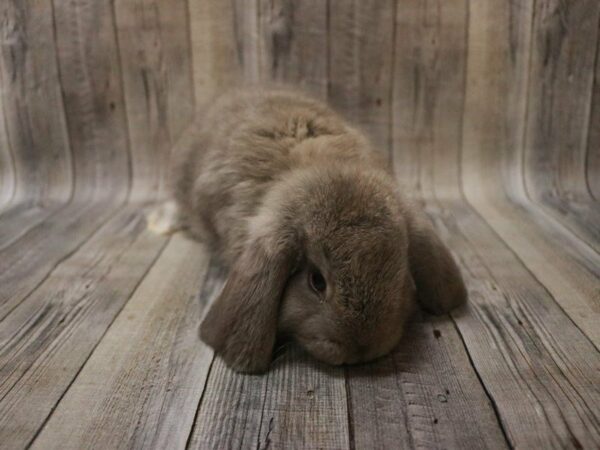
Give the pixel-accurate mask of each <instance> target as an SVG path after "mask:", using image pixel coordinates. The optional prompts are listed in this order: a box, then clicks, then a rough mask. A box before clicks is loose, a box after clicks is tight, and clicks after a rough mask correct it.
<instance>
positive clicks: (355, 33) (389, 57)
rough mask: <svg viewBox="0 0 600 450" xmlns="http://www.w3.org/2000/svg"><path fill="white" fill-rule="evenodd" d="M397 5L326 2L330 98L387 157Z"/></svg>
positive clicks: (335, 0) (389, 137) (387, 0)
mask: <svg viewBox="0 0 600 450" xmlns="http://www.w3.org/2000/svg"><path fill="white" fill-rule="evenodd" d="M395 12H396V2H394V1H393V0H385V1H341V0H331V1H330V2H329V36H328V38H329V42H328V47H327V57H328V64H329V65H328V71H327V72H328V76H329V89H328V98H329V101H330V103H331V104H332V106H333V107H334V108H336V109H337V110H339V111H340V112H341V113H343V115H344V117H346V118H347V119H348V120H350V121H351V122H353V123H355V124H356V125H357V126H360V127H361V128H362V129H363V130H365V131H366V132H368V134H369V137H370V138H371V140H372V141H373V144H374V145H375V146H376V148H377V149H379V150H380V151H381V152H382V154H384V155H386V156H388V155H389V154H390V139H391V136H390V131H391V125H390V120H391V102H390V99H391V92H392V79H393V70H394V69H393V67H394V60H395V58H394V55H395V54H396V49H395V47H394V40H395V39H394V38H395V26H394V24H395V20H394V18H395V16H396V14H395Z"/></svg>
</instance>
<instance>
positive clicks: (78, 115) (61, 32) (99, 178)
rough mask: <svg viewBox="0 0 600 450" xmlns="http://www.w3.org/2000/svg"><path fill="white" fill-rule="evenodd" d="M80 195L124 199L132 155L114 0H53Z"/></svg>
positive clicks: (82, 196) (76, 181) (77, 188)
mask: <svg viewBox="0 0 600 450" xmlns="http://www.w3.org/2000/svg"><path fill="white" fill-rule="evenodd" d="M53 2H54V16H55V21H56V33H57V36H56V37H57V46H58V59H59V65H60V79H61V86H62V92H63V96H64V99H65V109H66V112H67V123H68V126H69V133H70V138H71V144H72V148H73V162H74V170H75V195H76V198H81V199H89V198H92V197H96V198H100V197H102V198H105V199H111V200H113V201H119V200H123V199H125V198H126V196H127V193H128V186H129V183H130V179H129V177H130V173H129V172H130V167H129V165H130V155H129V149H128V137H127V128H126V118H125V111H124V105H123V92H122V87H121V76H120V68H119V58H118V53H117V43H116V36H115V23H114V18H113V14H112V8H111V1H110V0H100V1H94V0H73V1H70V2H63V1H57V0H53Z"/></svg>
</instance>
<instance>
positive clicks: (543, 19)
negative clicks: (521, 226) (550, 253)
mask: <svg viewBox="0 0 600 450" xmlns="http://www.w3.org/2000/svg"><path fill="white" fill-rule="evenodd" d="M599 18H600V3H598V2H597V1H595V0H587V1H579V2H561V1H555V0H546V1H542V2H537V3H536V6H535V13H534V20H533V24H532V26H533V36H534V37H533V39H532V48H531V66H530V69H529V70H530V74H529V93H528V103H527V105H528V109H527V132H526V140H525V181H526V183H527V188H528V191H529V192H530V193H531V195H532V197H533V199H534V200H536V201H537V202H539V203H541V204H542V205H544V206H545V207H546V208H545V209H547V210H548V211H549V213H550V214H552V215H553V216H554V217H556V218H557V219H558V220H560V221H561V222H563V223H564V224H565V225H566V226H568V227H569V228H571V229H572V230H573V231H574V232H575V233H576V234H578V235H579V236H581V238H582V239H584V240H585V241H586V242H587V243H588V244H589V245H591V246H592V247H594V248H595V249H596V251H600V227H599V226H598V224H599V223H600V207H598V204H597V203H595V202H594V201H593V199H592V197H591V195H590V192H589V189H588V185H587V181H586V178H587V177H586V172H587V168H586V162H587V161H586V160H587V158H586V154H587V144H588V142H587V135H588V124H589V123H590V108H591V100H592V97H593V96H592V86H593V80H594V68H595V67H594V66H595V62H596V51H597V50H596V49H597V42H598V34H599V28H600V27H599V25H598V24H599Z"/></svg>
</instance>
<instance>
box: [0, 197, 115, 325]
mask: <svg viewBox="0 0 600 450" xmlns="http://www.w3.org/2000/svg"><path fill="white" fill-rule="evenodd" d="M120 208H121V206H119V205H115V204H113V203H109V202H87V203H80V202H77V203H71V204H68V205H66V206H64V207H62V208H60V209H59V210H57V211H55V212H54V213H52V214H51V215H50V216H48V217H47V218H46V219H45V220H43V221H42V222H40V223H38V224H37V225H36V226H34V227H33V228H31V229H30V230H29V231H27V232H26V233H24V234H23V235H22V236H21V237H20V238H19V239H17V240H16V241H14V242H12V243H11V244H10V245H8V246H6V247H5V248H4V249H2V250H0V286H2V289H1V290H0V319H2V318H3V317H5V316H6V315H7V314H8V313H9V312H10V311H11V310H12V309H13V308H15V307H16V306H17V305H18V304H19V303H20V302H21V301H22V300H23V299H24V298H26V297H27V296H28V295H30V294H31V293H32V292H33V291H34V290H35V289H36V287H38V286H39V284H40V283H42V282H43V281H44V279H45V278H46V277H47V276H48V274H49V273H50V272H51V271H52V270H53V269H54V268H55V267H56V266H57V264H59V263H60V262H61V261H63V260H65V259H66V258H67V257H69V255H71V254H72V253H73V252H75V251H76V250H77V249H78V248H79V247H81V245H83V244H84V243H85V242H86V241H87V240H88V239H89V238H90V236H92V235H93V234H94V233H95V232H96V231H97V230H98V229H99V228H100V227H101V226H102V225H103V224H105V223H106V221H107V220H108V219H110V218H111V217H112V216H114V214H115V213H116V212H117V211H118V210H119V209H120ZM0 226H1V225H0Z"/></svg>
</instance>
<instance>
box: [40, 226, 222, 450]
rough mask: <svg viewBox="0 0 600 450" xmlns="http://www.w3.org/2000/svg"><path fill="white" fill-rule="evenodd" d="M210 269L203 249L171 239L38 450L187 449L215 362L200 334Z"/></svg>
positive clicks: (62, 404) (59, 410) (62, 405)
mask: <svg viewBox="0 0 600 450" xmlns="http://www.w3.org/2000/svg"><path fill="white" fill-rule="evenodd" d="M146 233H148V232H146ZM153 239H154V241H156V240H157V238H156V237H154V238H153ZM131 256H135V255H131ZM140 256H142V255H140ZM142 259H143V260H147V259H148V258H144V257H143V256H142ZM208 262H209V255H208V253H207V252H206V251H205V250H203V248H202V247H201V246H200V245H198V244H191V243H190V242H189V241H188V240H186V239H184V238H182V237H181V236H177V235H176V236H174V237H172V238H171V239H170V241H169V243H168V245H167V247H166V248H165V250H164V251H163V253H162V254H161V255H160V257H159V258H158V260H157V261H156V263H155V264H154V265H153V267H152V269H151V270H150V271H149V272H148V274H147V276H146V277H145V278H144V280H143V281H142V282H141V284H140V285H139V287H137V289H136V290H135V293H134V294H133V296H132V297H131V299H130V300H129V302H127V304H126V306H125V307H124V308H123V309H122V310H121V311H117V312H119V315H118V317H117V318H116V320H115V321H114V322H113V323H112V325H111V326H110V328H109V329H108V331H107V332H106V335H105V336H104V337H103V339H102V340H101V341H100V343H99V344H98V346H97V347H96V348H95V350H94V352H93V353H92V355H91V356H90V358H89V360H88V361H87V363H86V364H85V366H84V368H83V369H82V370H81V373H79V375H78V376H77V379H76V380H75V381H74V383H73V385H72V386H71V387H70V389H69V391H68V392H67V393H66V394H65V396H64V398H63V399H62V401H61V402H60V404H59V405H58V407H57V408H56V410H55V411H54V413H53V414H52V416H51V417H50V419H49V420H48V422H47V423H46V425H45V426H44V428H43V429H42V430H41V433H40V434H39V436H38V437H37V438H36V440H35V442H34V443H33V448H40V449H48V448H61V449H63V448H73V449H78V448H83V447H85V448H149V447H151V448H183V447H184V446H185V443H186V440H187V437H188V434H189V432H190V428H191V426H192V423H193V420H194V415H195V412H196V407H197V404H198V401H199V399H200V396H201V395H202V391H203V388H204V382H205V379H206V374H207V372H208V367H209V362H210V359H211V358H212V351H211V350H210V349H208V348H207V347H206V346H204V345H202V344H201V343H200V342H199V340H198V337H197V332H196V330H197V323H198V318H199V317H200V314H201V309H202V305H201V303H200V302H199V301H198V298H197V295H196V294H197V292H198V288H199V285H200V283H201V282H202V279H203V275H204V274H205V273H206V270H207V267H208ZM129 264H131V263H129ZM125 267H127V265H126V266H125ZM127 279H129V278H125V280H127ZM108 323H110V322H108ZM108 323H105V324H104V326H106V325H107V324H108ZM65 430H69V432H68V434H65Z"/></svg>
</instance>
